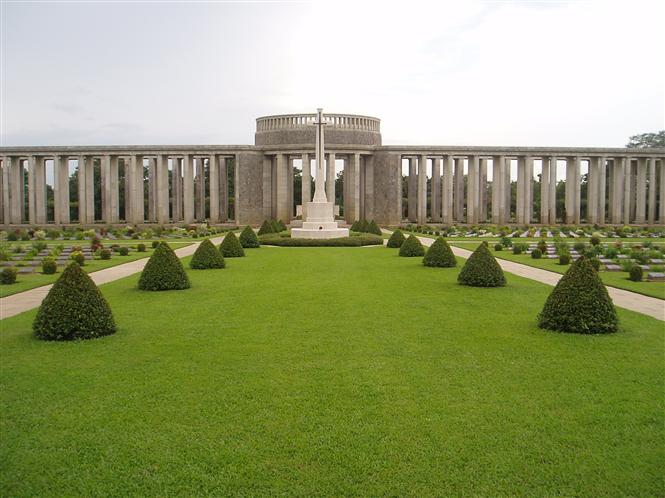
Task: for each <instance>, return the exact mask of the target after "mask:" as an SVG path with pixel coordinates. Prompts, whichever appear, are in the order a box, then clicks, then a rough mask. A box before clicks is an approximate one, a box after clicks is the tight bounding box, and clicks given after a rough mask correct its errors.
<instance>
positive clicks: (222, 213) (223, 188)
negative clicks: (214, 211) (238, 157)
mask: <svg viewBox="0 0 665 498" xmlns="http://www.w3.org/2000/svg"><path fill="white" fill-rule="evenodd" d="M226 160H227V158H226V157H221V158H220V160H219V221H221V222H222V223H225V222H227V221H229V171H228V167H227V165H226Z"/></svg>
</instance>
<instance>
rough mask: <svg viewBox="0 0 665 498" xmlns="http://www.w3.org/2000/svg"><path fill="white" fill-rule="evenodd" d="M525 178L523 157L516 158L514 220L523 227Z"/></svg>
mask: <svg viewBox="0 0 665 498" xmlns="http://www.w3.org/2000/svg"><path fill="white" fill-rule="evenodd" d="M525 177H526V163H525V161H524V157H523V156H520V157H518V158H517V207H516V210H515V218H516V221H517V223H519V224H520V225H523V224H524V223H526V222H525V221H524V205H525V204H526V192H525V191H524V185H525V181H524V178H525Z"/></svg>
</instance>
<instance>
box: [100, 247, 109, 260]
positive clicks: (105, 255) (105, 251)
mask: <svg viewBox="0 0 665 498" xmlns="http://www.w3.org/2000/svg"><path fill="white" fill-rule="evenodd" d="M99 259H104V260H106V259H111V250H110V249H101V250H100V251H99Z"/></svg>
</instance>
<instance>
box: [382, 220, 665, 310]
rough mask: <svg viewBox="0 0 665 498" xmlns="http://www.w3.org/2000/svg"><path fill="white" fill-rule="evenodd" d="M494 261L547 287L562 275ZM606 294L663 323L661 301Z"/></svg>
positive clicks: (462, 253) (458, 252) (463, 253)
mask: <svg viewBox="0 0 665 498" xmlns="http://www.w3.org/2000/svg"><path fill="white" fill-rule="evenodd" d="M386 233H390V232H386ZM418 239H420V242H422V243H423V245H424V246H427V247H429V246H431V245H432V243H433V242H434V239H431V238H429V237H418ZM451 249H452V250H453V254H455V256H459V257H461V258H465V259H466V258H468V257H469V256H471V254H472V252H473V251H469V250H468V249H461V248H459V247H453V246H451ZM496 260H497V261H498V263H499V264H500V265H501V268H503V269H504V270H505V271H507V272H509V273H512V274H514V275H517V276H519V277H524V278H530V279H531V280H537V281H538V282H542V283H544V284H547V285H552V286H553V285H556V283H557V282H558V281H559V279H560V278H561V277H563V275H562V274H560V273H554V272H551V271H547V270H542V269H540V268H534V267H533V266H527V265H523V264H520V263H515V262H513V261H507V260H505V259H501V258H496ZM607 292H609V294H610V297H611V298H612V300H613V301H614V304H616V305H617V306H620V307H621V308H626V309H627V310H631V311H636V312H638V313H642V314H644V315H649V316H651V317H653V318H656V319H658V320H661V321H665V301H663V300H662V299H658V298H655V297H649V296H643V295H642V294H637V293H635V292H630V291H627V290H624V289H617V288H616V287H609V286H607Z"/></svg>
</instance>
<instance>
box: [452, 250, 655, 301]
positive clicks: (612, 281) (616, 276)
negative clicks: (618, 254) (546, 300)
mask: <svg viewBox="0 0 665 498" xmlns="http://www.w3.org/2000/svg"><path fill="white" fill-rule="evenodd" d="M518 240H519V239H518ZM522 240H523V239H522ZM449 242H450V245H452V246H457V247H460V248H462V249H467V250H469V251H473V250H474V249H475V248H476V247H478V244H479V243H480V242H479V241H475V242H473V243H461V244H460V243H458V242H457V241H449ZM490 249H491V250H492V254H494V256H496V257H497V258H501V259H507V260H509V261H514V262H515V263H522V264H523V265H527V266H533V267H535V268H542V269H543V270H549V271H552V272H556V273H566V272H567V271H568V268H570V265H565V266H564V265H560V264H559V260H558V259H545V258H541V259H533V258H532V257H531V255H530V254H513V253H512V249H511V248H507V249H504V250H503V251H495V250H494V247H493V246H492V244H490ZM599 275H600V278H601V280H602V281H603V283H604V284H605V285H609V286H610V287H616V288H618V289H625V290H629V291H632V292H635V293H637V294H643V295H645V296H651V297H657V298H658V299H665V282H649V281H647V279H646V278H647V272H646V271H645V272H644V280H642V282H633V281H632V280H629V279H628V272H625V271H616V272H614V271H602V270H601V271H600V272H599Z"/></svg>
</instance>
